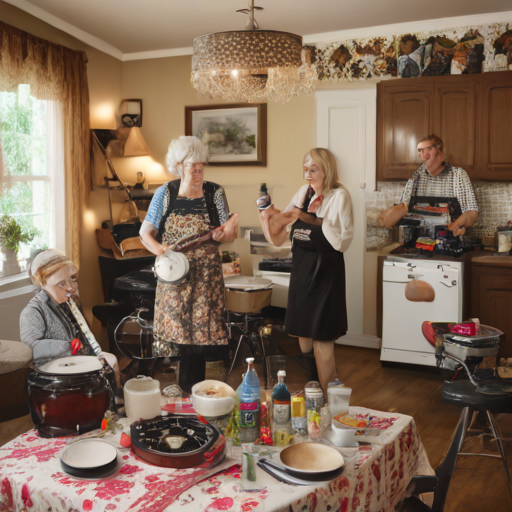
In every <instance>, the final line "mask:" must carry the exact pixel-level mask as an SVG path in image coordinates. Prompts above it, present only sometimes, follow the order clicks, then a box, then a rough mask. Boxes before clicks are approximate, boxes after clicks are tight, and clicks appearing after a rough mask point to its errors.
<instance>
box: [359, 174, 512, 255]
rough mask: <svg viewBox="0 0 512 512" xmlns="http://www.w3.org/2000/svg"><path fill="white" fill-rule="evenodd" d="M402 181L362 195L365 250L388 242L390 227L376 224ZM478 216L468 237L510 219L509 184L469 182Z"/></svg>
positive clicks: (511, 198)
mask: <svg viewBox="0 0 512 512" xmlns="http://www.w3.org/2000/svg"><path fill="white" fill-rule="evenodd" d="M405 184H406V182H405V181H399V182H387V181H380V182H378V183H377V191H376V192H368V193H367V194H366V213H367V240H366V246H367V250H369V251H372V250H377V249H380V248H382V247H385V246H386V245H388V244H389V243H391V233H390V230H388V229H386V228H383V227H381V226H380V225H379V223H378V215H379V213H380V212H381V211H383V210H385V209H386V208H389V207H390V206H393V204H395V203H398V201H399V200H400V197H401V195H402V191H403V189H404V187H405ZM473 189H474V191H475V195H476V200H477V202H478V210H479V216H478V221H477V223H476V224H475V225H474V226H472V227H471V228H470V229H468V232H467V234H468V236H469V237H472V238H482V237H483V236H484V235H492V234H494V232H495V231H496V228H497V227H498V226H503V225H505V224H506V223H507V221H509V220H510V221H512V183H508V182H507V183H502V182H490V181H486V182H473Z"/></svg>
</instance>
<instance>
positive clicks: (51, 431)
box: [27, 356, 114, 437]
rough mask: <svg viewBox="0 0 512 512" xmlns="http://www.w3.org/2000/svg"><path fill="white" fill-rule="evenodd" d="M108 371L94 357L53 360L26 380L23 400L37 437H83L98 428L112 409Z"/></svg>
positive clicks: (112, 393)
mask: <svg viewBox="0 0 512 512" xmlns="http://www.w3.org/2000/svg"><path fill="white" fill-rule="evenodd" d="M112 374H113V370H112V368H111V367H110V366H109V365H108V364H106V363H102V362H100V361H99V360H98V358H97V357H96V356H69V357H62V358H59V359H54V360H53V361H50V362H49V363H46V364H44V365H43V366H40V367H39V368H36V369H34V370H33V371H32V372H31V373H30V374H29V376H28V379H27V399H28V405H29V408H30V414H31V416H32V421H33V422H34V426H35V427H36V428H37V429H38V431H39V435H40V436H41V437H62V436H68V435H73V434H83V433H85V432H89V431H91V430H94V429H96V428H99V427H100V426H101V420H102V419H103V417H104V415H105V412H106V411H107V410H108V409H110V410H113V407H114V392H113V390H112V386H111V385H110V382H109V375H112Z"/></svg>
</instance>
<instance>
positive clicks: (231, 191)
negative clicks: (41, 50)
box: [0, 3, 375, 346]
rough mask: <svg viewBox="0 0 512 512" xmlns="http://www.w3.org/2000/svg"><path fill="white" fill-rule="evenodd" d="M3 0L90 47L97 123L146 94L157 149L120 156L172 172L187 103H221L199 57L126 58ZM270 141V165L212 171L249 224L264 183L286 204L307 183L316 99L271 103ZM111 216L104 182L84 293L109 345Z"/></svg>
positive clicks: (133, 164) (87, 249) (88, 225)
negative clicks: (196, 74)
mask: <svg viewBox="0 0 512 512" xmlns="http://www.w3.org/2000/svg"><path fill="white" fill-rule="evenodd" d="M0 5H1V10H0V20H1V21H4V22H5V23H8V24H9V25H12V26H15V27H17V28H20V29H22V30H25V31H27V32H29V33H31V34H34V35H36V36H39V37H43V38H45V39H48V40H50V41H53V42H56V43H59V44H63V45H65V46H68V47H70V48H74V49H81V50H84V51H86V52H87V55H88V58H89V62H88V76H89V94H90V105H91V127H92V128H115V119H114V112H115V110H116V108H117V106H118V105H119V102H120V100H121V99H122V98H141V99H142V100H143V109H144V117H143V126H142V128H141V130H142V133H143V135H144V137H145V139H146V142H147V144H148V146H149V148H150V149H151V151H152V157H142V158H131V159H117V160H116V161H115V162H114V163H115V165H116V168H117V169H118V171H119V173H120V175H121V177H122V178H123V179H125V180H126V181H128V182H134V181H135V173H136V171H137V170H139V169H143V170H144V171H145V172H146V175H147V177H148V178H149V179H150V180H151V181H153V182H155V183H157V182H159V183H162V182H164V181H166V180H168V179H169V178H171V175H170V174H169V173H168V172H167V171H166V170H165V153H166V151H167V146H168V144H169V142H170V141H171V140H172V139H173V138H176V137H178V136H180V135H183V134H184V130H185V106H193V105H206V104H218V103H219V102H218V101H215V100H209V99H207V98H198V96H197V93H196V91H195V89H193V88H192V86H191V84H190V70H191V57H190V56H184V57H172V58H163V59H151V60H144V61H131V62H124V63H122V62H120V61H118V60H117V59H115V58H113V57H110V56H109V55H106V54H104V53H102V52H100V51H98V50H95V49H94V48H91V47H89V46H88V45H86V44H84V43H82V42H80V41H78V40H77V39H75V38H73V37H71V36H70V35H68V34H66V33H64V32H62V31H60V30H58V29H56V28H54V27H52V26H50V25H48V24H46V23H44V22H42V21H41V20H38V19H37V18H34V17H33V16H31V15H30V14H27V13H25V12H24V11H21V10H19V9H17V8H16V7H13V6H11V5H9V4H5V3H1V4H0ZM340 87H342V86H339V85H336V86H332V85H331V86H328V87H322V88H340ZM267 142H268V158H267V166H266V167H259V166H247V167H208V168H207V170H206V172H205V177H206V179H207V180H210V181H214V182H216V183H219V184H221V185H223V186H224V187H225V189H226V193H227V196H228V200H229V204H230V208H231V210H232V211H234V212H238V213H239V215H240V226H241V227H250V226H258V225H259V221H258V216H257V212H256V209H255V207H254V200H255V198H256V197H257V195H258V190H259V185H260V183H261V182H263V181H264V182H266V183H267V185H268V186H269V188H270V191H271V194H272V198H273V200H274V202H275V204H276V205H277V206H278V207H284V206H285V205H286V204H287V203H288V201H289V200H290V198H291V197H292V195H293V194H294V193H295V191H296V190H297V188H298V187H299V186H300V185H301V184H302V183H303V180H302V170H301V166H302V157H303V155H304V153H305V152H306V151H307V150H308V149H310V148H312V147H314V146H315V145H316V108H315V100H314V98H313V97H306V96H302V97H299V98H294V99H292V100H291V101H290V102H289V103H287V104H285V105H278V104H274V103H269V104H268V132H267ZM113 198H114V201H115V204H114V218H116V217H117V215H119V212H120V210H121V207H122V201H123V194H122V193H120V192H114V193H113ZM108 217H109V211H108V199H107V193H106V190H105V189H104V188H97V189H96V190H94V191H93V192H92V193H91V195H90V198H89V202H88V205H87V210H86V212H85V214H84V224H83V232H82V250H81V268H80V292H81V296H82V301H83V304H84V308H85V313H86V317H87V319H88V320H89V322H90V323H91V327H92V330H93V332H94V333H95V334H96V336H97V337H98V339H99V341H100V342H101V343H102V344H103V346H106V345H105V342H106V339H105V336H104V335H102V330H101V326H100V325H99V322H98V321H97V320H95V319H94V318H93V316H92V311H91V310H92V306H94V305H95V304H100V303H102V302H103V294H102V287H101V277H100V274H99V266H98V256H99V255H100V254H101V249H100V247H99V246H98V244H97V242H96V236H95V229H97V228H98V227H99V226H100V225H101V222H102V221H103V220H106V219H108ZM226 248H232V249H234V250H238V251H239V252H240V253H241V255H242V268H243V272H244V273H246V274H250V273H251V272H252V263H253V259H252V257H251V256H250V255H249V247H248V244H247V243H246V242H245V241H244V240H237V241H235V242H234V243H233V244H229V246H227V247H226ZM371 286H373V285H371ZM372 296H374V292H373V290H367V292H366V293H365V297H368V298H369V297H372ZM370 302H371V301H370ZM371 309H373V308H371ZM373 316H374V315H371V314H370V315H366V314H365V329H364V332H365V333H366V334H375V325H374V322H375V319H374V318H373ZM367 317H368V318H367Z"/></svg>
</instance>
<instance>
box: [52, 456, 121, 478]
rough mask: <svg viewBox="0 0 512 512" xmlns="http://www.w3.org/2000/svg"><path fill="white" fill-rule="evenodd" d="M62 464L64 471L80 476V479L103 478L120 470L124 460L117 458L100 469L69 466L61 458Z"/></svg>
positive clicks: (76, 476)
mask: <svg viewBox="0 0 512 512" xmlns="http://www.w3.org/2000/svg"><path fill="white" fill-rule="evenodd" d="M60 466H61V468H62V470H63V471H64V473H66V474H68V475H71V476H72V477H74V478H78V479H79V480H101V479H103V478H107V477H108V476H110V475H113V474H114V473H116V472H117V471H119V470H120V469H121V467H122V466H123V461H122V459H121V460H120V461H119V460H117V459H115V460H113V461H112V462H111V463H110V464H107V465H106V466H103V467H101V468H100V469H96V468H95V469H77V468H73V467H71V466H68V465H67V464H66V463H65V462H62V459H61V461H60Z"/></svg>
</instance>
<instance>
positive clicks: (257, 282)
mask: <svg viewBox="0 0 512 512" xmlns="http://www.w3.org/2000/svg"><path fill="white" fill-rule="evenodd" d="M224 286H225V287H226V288H229V289H230V290H239V291H245V292H252V291H257V290H265V289H268V288H271V287H272V281H271V280H270V279H265V278H264V277H251V276H227V277H225V278H224Z"/></svg>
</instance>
